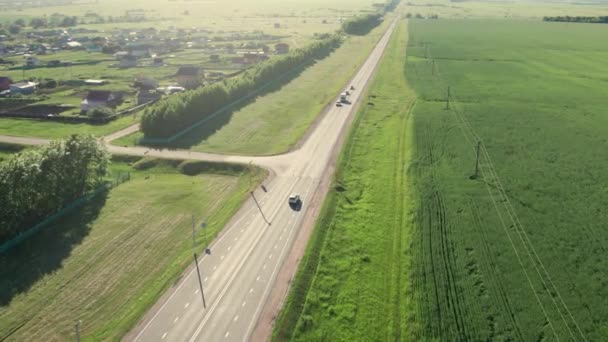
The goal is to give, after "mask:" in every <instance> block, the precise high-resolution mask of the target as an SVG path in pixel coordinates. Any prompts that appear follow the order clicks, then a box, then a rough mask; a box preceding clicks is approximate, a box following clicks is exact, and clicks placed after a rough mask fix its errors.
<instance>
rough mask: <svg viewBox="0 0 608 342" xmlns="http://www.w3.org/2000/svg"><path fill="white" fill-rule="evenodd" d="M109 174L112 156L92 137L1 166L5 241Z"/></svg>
mask: <svg viewBox="0 0 608 342" xmlns="http://www.w3.org/2000/svg"><path fill="white" fill-rule="evenodd" d="M107 172H108V155H107V153H106V151H105V149H104V148H103V146H101V145H100V144H99V143H98V142H97V140H96V139H95V138H94V137H92V136H78V135H73V136H72V137H71V138H69V139H68V140H66V141H63V140H61V141H53V142H51V143H50V144H49V145H47V146H44V147H41V148H37V149H32V150H26V151H25V152H21V153H19V154H16V155H13V156H11V157H9V158H8V159H7V160H6V161H4V162H2V163H0V203H2V205H0V241H3V240H8V239H10V238H12V237H14V236H15V235H17V234H18V233H20V232H22V231H25V230H26V229H27V228H29V226H30V225H33V224H35V223H37V222H38V221H39V220H41V219H42V218H44V217H46V216H48V215H50V214H52V213H54V212H57V211H58V210H60V209H61V208H63V207H64V206H66V205H67V204H68V203H70V202H72V201H74V200H76V199H77V198H79V197H81V196H82V195H83V194H85V193H86V192H87V191H90V190H93V189H95V188H97V187H98V186H99V185H100V183H101V182H103V179H104V177H105V176H106V175H107Z"/></svg>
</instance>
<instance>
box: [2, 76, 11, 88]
mask: <svg viewBox="0 0 608 342" xmlns="http://www.w3.org/2000/svg"><path fill="white" fill-rule="evenodd" d="M11 83H13V80H11V78H10V77H6V76H0V91H5V90H8V89H11Z"/></svg>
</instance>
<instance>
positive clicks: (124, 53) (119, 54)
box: [114, 51, 129, 61]
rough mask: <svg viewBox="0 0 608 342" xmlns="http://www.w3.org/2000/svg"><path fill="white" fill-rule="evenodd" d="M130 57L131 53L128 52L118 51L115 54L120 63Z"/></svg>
mask: <svg viewBox="0 0 608 342" xmlns="http://www.w3.org/2000/svg"><path fill="white" fill-rule="evenodd" d="M128 55H129V53H128V52H127V51H118V52H116V53H115V54H114V58H116V60H117V61H120V60H121V59H123V58H125V57H127V56H128Z"/></svg>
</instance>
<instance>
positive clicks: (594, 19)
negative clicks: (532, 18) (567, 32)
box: [543, 15, 608, 24]
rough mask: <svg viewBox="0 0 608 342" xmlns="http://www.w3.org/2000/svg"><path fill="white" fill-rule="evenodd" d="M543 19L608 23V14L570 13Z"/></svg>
mask: <svg viewBox="0 0 608 342" xmlns="http://www.w3.org/2000/svg"><path fill="white" fill-rule="evenodd" d="M543 21H558V22H567V23H592V24H608V16H602V17H580V16H578V17H571V16H569V15H566V16H556V17H543Z"/></svg>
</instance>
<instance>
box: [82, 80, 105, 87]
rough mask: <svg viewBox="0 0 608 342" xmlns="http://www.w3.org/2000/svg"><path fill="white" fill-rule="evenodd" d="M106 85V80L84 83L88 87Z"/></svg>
mask: <svg viewBox="0 0 608 342" xmlns="http://www.w3.org/2000/svg"><path fill="white" fill-rule="evenodd" d="M106 83H108V81H106V80H86V81H84V84H85V85H88V86H100V85H104V84H106Z"/></svg>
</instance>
